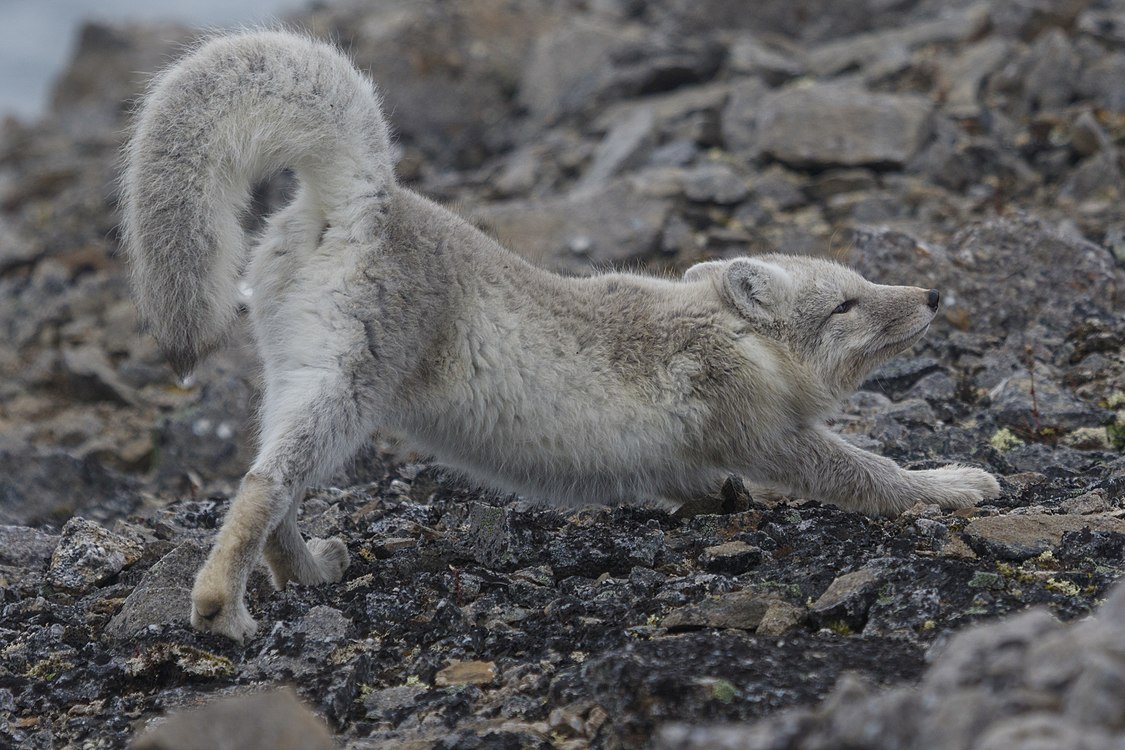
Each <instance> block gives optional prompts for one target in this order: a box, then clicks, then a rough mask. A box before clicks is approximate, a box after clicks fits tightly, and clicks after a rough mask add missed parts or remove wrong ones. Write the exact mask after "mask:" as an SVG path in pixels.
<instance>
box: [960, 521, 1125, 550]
mask: <svg viewBox="0 0 1125 750" xmlns="http://www.w3.org/2000/svg"><path fill="white" fill-rule="evenodd" d="M1083 529H1089V530H1091V531H1102V532H1111V533H1115V534H1125V520H1121V519H1119V518H1113V517H1112V516H1072V515H1059V516H1052V515H1044V514H1041V513H1035V514H1026V515H1004V516H988V517H985V518H975V519H973V520H972V521H970V522H969V525H968V526H966V527H965V531H964V535H965V541H967V542H968V543H969V546H970V547H972V548H973V550H975V551H976V552H978V553H979V554H987V555H992V556H995V557H999V558H1002V559H1005V560H1025V559H1027V558H1029V557H1035V556H1036V555H1039V554H1042V553H1044V552H1047V551H1049V550H1056V549H1058V547H1059V545H1060V544H1061V543H1062V537H1063V534H1065V533H1066V532H1068V531H1082V530H1083Z"/></svg>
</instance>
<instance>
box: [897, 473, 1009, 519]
mask: <svg viewBox="0 0 1125 750" xmlns="http://www.w3.org/2000/svg"><path fill="white" fill-rule="evenodd" d="M916 473H917V474H919V475H922V476H924V477H925V478H926V480H927V485H928V487H927V489H926V493H925V496H924V497H920V498H919V500H921V501H923V502H927V503H936V504H937V505H940V506H941V507H943V508H968V507H971V506H973V505H976V504H977V503H979V502H980V501H982V500H991V499H992V498H994V497H999V495H1000V483H999V482H997V481H996V477H994V476H992V475H991V474H989V473H988V472H987V471H984V470H983V469H975V468H973V467H972V466H959V465H954V466H943V467H942V468H940V469H928V470H925V471H919V472H916Z"/></svg>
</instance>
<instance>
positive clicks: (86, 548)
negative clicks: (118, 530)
mask: <svg viewBox="0 0 1125 750" xmlns="http://www.w3.org/2000/svg"><path fill="white" fill-rule="evenodd" d="M143 553H144V547H143V546H142V545H141V544H140V543H139V542H137V541H134V540H133V539H130V538H128V537H125V536H122V535H120V534H115V533H113V532H111V531H107V530H106V529H103V528H102V527H101V526H99V525H97V524H96V523H93V522H92V521H87V520H86V519H85V518H79V517H77V516H75V517H74V518H72V519H70V520H69V521H67V522H66V525H65V526H63V528H62V534H61V538H60V539H59V543H58V544H57V545H56V546H55V549H54V552H53V553H52V554H51V566H50V567H49V568H48V569H47V582H48V583H49V584H51V585H52V586H54V587H55V588H58V589H62V590H64V591H69V592H71V593H75V594H83V593H85V592H87V591H89V590H90V589H92V588H93V587H94V586H97V585H98V584H99V583H102V582H104V581H106V580H108V579H109V578H111V577H113V576H115V575H117V574H118V573H120V572H121V571H122V570H124V569H125V568H126V567H128V566H129V565H132V564H133V563H135V562H136V561H137V560H139V559H140V558H141V555H142V554H143Z"/></svg>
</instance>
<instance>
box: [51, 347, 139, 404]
mask: <svg viewBox="0 0 1125 750" xmlns="http://www.w3.org/2000/svg"><path fill="white" fill-rule="evenodd" d="M62 376H63V380H64V383H65V386H64V390H65V392H66V393H67V395H68V396H70V397H71V398H74V399H75V400H78V401H95V402H96V401H110V402H113V403H117V404H122V405H126V406H139V405H140V404H141V400H140V397H139V396H138V395H137V393H136V391H135V390H134V389H133V388H132V387H130V386H129V385H128V384H126V383H125V381H124V380H123V379H122V378H121V376H120V375H118V374H117V371H116V370H115V369H114V367H113V365H112V364H110V361H109V357H108V356H107V355H106V353H105V351H103V350H102V349H101V347H98V346H93V345H86V346H77V347H68V348H65V349H63V351H62Z"/></svg>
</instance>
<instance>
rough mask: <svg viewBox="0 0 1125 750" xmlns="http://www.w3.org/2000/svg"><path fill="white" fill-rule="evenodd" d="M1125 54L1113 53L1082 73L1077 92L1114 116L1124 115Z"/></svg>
mask: <svg viewBox="0 0 1125 750" xmlns="http://www.w3.org/2000/svg"><path fill="white" fill-rule="evenodd" d="M1123 76H1125V52H1114V53H1113V54H1112V55H1106V56H1105V57H1103V58H1102V59H1101V60H1099V61H1098V62H1096V63H1094V64H1093V65H1091V66H1089V67H1087V68H1086V69H1085V70H1084V71H1082V78H1081V80H1080V81H1079V84H1078V85H1079V90H1080V92H1081V93H1082V95H1083V96H1085V97H1088V98H1089V99H1091V100H1092V101H1093V103H1094V104H1095V106H1098V107H1101V108H1102V109H1105V110H1107V111H1109V112H1113V113H1115V114H1118V115H1120V114H1122V113H1125V86H1122V85H1121V81H1122V77H1123Z"/></svg>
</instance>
